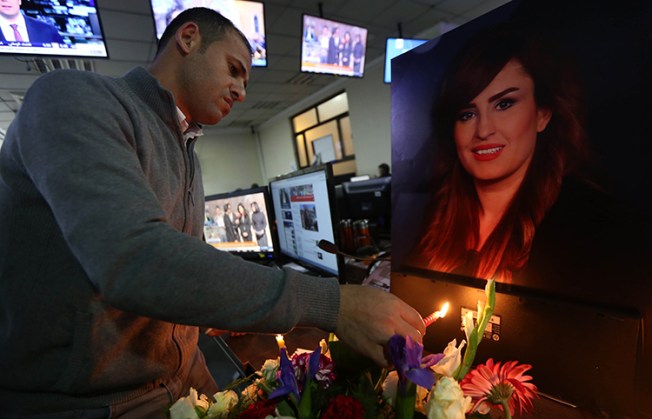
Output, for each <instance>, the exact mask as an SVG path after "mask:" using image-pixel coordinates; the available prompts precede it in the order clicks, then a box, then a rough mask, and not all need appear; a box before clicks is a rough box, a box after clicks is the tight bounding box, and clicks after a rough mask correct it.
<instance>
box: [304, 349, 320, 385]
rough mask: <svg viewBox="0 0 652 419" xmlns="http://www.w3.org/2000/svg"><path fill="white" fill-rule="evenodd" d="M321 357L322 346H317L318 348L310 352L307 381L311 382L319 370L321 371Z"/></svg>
mask: <svg viewBox="0 0 652 419" xmlns="http://www.w3.org/2000/svg"><path fill="white" fill-rule="evenodd" d="M320 358H321V347H317V349H315V350H314V351H313V352H312V353H311V354H310V360H309V361H308V371H307V374H306V375H307V377H308V379H307V380H306V383H309V382H311V381H312V380H314V379H315V375H317V371H319V359H320Z"/></svg>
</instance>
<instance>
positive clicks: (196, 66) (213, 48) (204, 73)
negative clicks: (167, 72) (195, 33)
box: [177, 31, 251, 125]
mask: <svg viewBox="0 0 652 419" xmlns="http://www.w3.org/2000/svg"><path fill="white" fill-rule="evenodd" d="M250 72H251V55H250V54H249V50H248V49H247V47H246V46H245V44H244V42H243V40H242V39H241V38H240V37H239V36H238V35H237V34H236V33H235V32H234V31H229V33H228V34H227V36H226V37H225V38H224V39H222V40H220V41H215V42H213V43H211V44H210V45H209V46H208V48H206V49H205V50H204V51H203V52H202V51H201V50H200V49H199V48H195V49H194V50H192V51H191V52H190V53H189V54H188V56H187V57H186V60H185V62H184V65H183V66H182V68H181V71H180V73H179V78H178V81H179V86H180V89H179V91H178V92H177V101H178V105H179V107H180V108H181V110H182V111H183V112H184V114H185V115H186V117H187V118H188V119H189V120H191V121H193V122H196V123H200V124H208V125H214V124H217V123H218V122H220V121H221V120H222V119H223V118H224V117H225V116H227V115H228V114H229V112H231V108H232V107H233V105H234V103H235V102H243V101H244V100H245V97H246V87H247V83H248V81H249V74H250Z"/></svg>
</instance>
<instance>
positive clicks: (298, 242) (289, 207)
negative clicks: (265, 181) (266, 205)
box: [269, 164, 342, 276]
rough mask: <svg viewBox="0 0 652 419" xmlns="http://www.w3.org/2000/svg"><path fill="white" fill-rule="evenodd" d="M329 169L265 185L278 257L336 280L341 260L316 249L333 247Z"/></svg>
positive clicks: (298, 173)
mask: <svg viewBox="0 0 652 419" xmlns="http://www.w3.org/2000/svg"><path fill="white" fill-rule="evenodd" d="M334 188H335V187H334V183H333V169H332V167H331V165H330V164H322V165H318V166H312V167H309V168H307V169H302V170H299V171H296V172H292V173H289V174H287V175H284V176H280V177H278V178H276V179H274V180H272V181H271V182H270V183H269V190H270V194H271V195H272V202H273V206H274V215H275V217H276V220H277V229H278V243H279V250H280V253H281V255H282V256H284V257H285V258H286V259H289V260H290V261H292V262H295V263H297V264H298V265H301V266H303V267H305V268H307V269H309V270H311V271H313V272H315V273H317V274H324V275H329V276H338V275H339V274H340V273H341V264H342V258H341V257H340V256H338V255H334V254H331V253H327V252H325V251H323V250H322V249H320V248H319V246H318V243H319V241H320V240H328V241H329V242H331V243H337V241H336V237H335V235H336V230H335V228H334V225H335V224H336V217H335V214H336V207H335V189H334Z"/></svg>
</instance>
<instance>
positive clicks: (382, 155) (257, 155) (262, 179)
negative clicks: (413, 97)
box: [196, 60, 392, 195]
mask: <svg viewBox="0 0 652 419" xmlns="http://www.w3.org/2000/svg"><path fill="white" fill-rule="evenodd" d="M261 71H264V69H263V70H261ZM342 90H346V92H347V94H348V100H349V115H350V117H351V130H352V132H353V143H354V146H355V157H356V162H357V166H358V173H357V174H368V175H376V174H377V172H378V165H379V164H380V163H383V162H385V163H390V164H391V160H392V159H391V132H392V130H391V107H390V99H391V98H390V87H389V85H388V84H385V83H383V62H382V60H381V61H375V62H372V63H370V64H369V65H368V66H367V68H366V74H365V76H364V77H363V78H362V79H348V78H342V77H333V83H332V84H330V85H329V86H327V87H325V88H324V89H322V90H321V91H319V92H317V93H316V94H314V95H312V96H310V97H308V98H305V99H304V100H302V101H301V102H299V103H298V104H296V105H295V106H293V107H291V108H288V109H286V110H285V111H284V112H282V113H279V115H277V116H276V117H274V118H273V119H272V120H270V121H268V122H267V123H265V124H263V125H262V126H261V127H259V128H258V129H257V132H256V133H254V134H251V132H250V131H249V130H246V131H245V130H243V131H240V132H238V131H233V132H230V131H228V130H226V131H224V132H220V130H219V129H214V130H212V131H211V130H210V128H209V129H208V130H206V131H205V135H204V137H202V138H200V140H199V141H198V143H197V147H196V151H197V153H198V155H199V160H200V163H201V165H202V172H203V179H204V188H205V190H206V194H207V195H210V194H213V193H220V192H227V191H231V190H234V189H236V188H246V187H249V186H251V184H252V183H254V182H256V183H258V184H266V183H267V182H268V181H269V180H270V179H271V178H273V177H275V176H278V175H280V174H284V173H288V172H290V171H292V170H295V169H296V167H297V163H296V157H295V152H294V136H293V134H292V127H291V125H290V120H289V119H290V117H291V116H292V115H295V114H297V113H299V112H301V111H302V110H304V109H306V108H308V107H310V106H313V105H315V104H317V103H319V102H321V101H322V100H324V99H326V98H328V97H330V96H332V95H333V94H335V93H337V92H340V91H342ZM236 106H237V104H236ZM218 126H219V125H218Z"/></svg>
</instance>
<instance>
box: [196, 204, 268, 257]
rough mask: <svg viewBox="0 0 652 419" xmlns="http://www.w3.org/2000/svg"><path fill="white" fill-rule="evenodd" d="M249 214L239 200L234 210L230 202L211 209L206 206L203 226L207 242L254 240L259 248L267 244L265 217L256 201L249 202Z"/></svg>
mask: <svg viewBox="0 0 652 419" xmlns="http://www.w3.org/2000/svg"><path fill="white" fill-rule="evenodd" d="M250 207H251V215H250V214H249V211H247V208H246V207H245V204H244V203H242V202H239V203H238V204H237V206H236V211H235V212H233V208H232V205H231V203H230V202H227V203H226V204H224V206H223V207H221V206H220V205H219V204H217V205H215V206H214V208H213V211H211V209H210V207H209V206H208V205H207V206H206V217H205V220H204V228H205V231H206V240H207V241H208V242H218V243H229V242H242V243H244V242H255V243H256V244H258V246H260V247H261V248H264V247H267V246H269V241H268V237H267V232H266V231H267V217H266V215H265V213H264V212H263V211H261V209H260V205H259V204H258V202H256V201H253V202H252V203H251V206H250Z"/></svg>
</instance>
